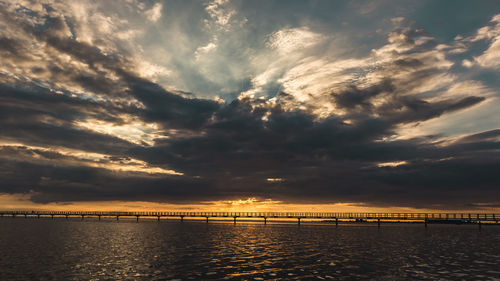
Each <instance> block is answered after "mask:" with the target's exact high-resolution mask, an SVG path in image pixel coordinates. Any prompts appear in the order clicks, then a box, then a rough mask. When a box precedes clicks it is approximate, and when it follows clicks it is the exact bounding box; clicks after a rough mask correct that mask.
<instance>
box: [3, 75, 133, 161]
mask: <svg viewBox="0 0 500 281" xmlns="http://www.w3.org/2000/svg"><path fill="white" fill-rule="evenodd" d="M123 112H127V110H125V109H123V108H118V107H116V106H115V105H113V104H106V103H97V102H94V101H90V100H82V99H75V98H71V97H68V96H66V95H63V94H56V93H53V92H50V91H49V90H48V89H45V88H42V87H39V86H36V85H32V87H31V88H19V87H13V86H7V85H0V127H1V129H2V130H1V132H2V133H1V136H0V140H3V141H10V142H21V143H24V144H29V145H41V146H63V147H68V148H73V149H81V150H85V151H90V152H99V153H109V154H120V153H124V152H125V151H126V150H127V149H129V148H130V147H133V146H134V145H133V144H131V143H129V142H126V141H123V140H121V139H118V138H116V137H112V136H108V135H103V134H98V133H95V132H92V131H88V130H84V129H82V128H76V127H75V125H74V123H73V122H74V121H78V120H81V119H85V118H99V119H100V120H107V121H109V122H115V123H120V122H121V119H120V118H118V117H116V114H118V113H123Z"/></svg>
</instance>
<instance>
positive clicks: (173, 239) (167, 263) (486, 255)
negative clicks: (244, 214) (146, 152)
mask: <svg viewBox="0 0 500 281" xmlns="http://www.w3.org/2000/svg"><path fill="white" fill-rule="evenodd" d="M498 245H500V227H495V226H483V229H482V231H478V228H477V226H471V225H461V226H456V225H430V226H429V228H428V229H427V230H426V229H425V228H424V227H423V225H412V224H383V225H382V227H381V228H380V229H378V228H377V227H376V226H374V225H363V224H360V225H340V226H339V227H338V228H336V227H335V226H334V225H320V224H302V225H301V226H300V227H299V226H297V225H296V224H268V225H264V224H262V223H237V224H236V225H233V224H232V223H208V224H206V223H204V222H184V223H180V222H178V221H168V222H165V221H162V222H159V223H157V222H153V221H143V222H140V223H135V222H134V221H120V222H119V223H117V222H115V221H111V220H109V221H101V222H98V221H95V220H88V221H77V220H69V221H66V220H64V219H54V220H51V219H23V218H16V219H10V218H3V219H0V280H269V279H271V280H273V279H274V280H323V279H325V280H327V279H335V280H352V279H375V280H438V279H447V280H460V279H465V280H471V279H472V280H488V279H491V280H498V279H500V247H499V246H498Z"/></svg>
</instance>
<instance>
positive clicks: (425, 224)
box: [424, 219, 427, 228]
mask: <svg viewBox="0 0 500 281" xmlns="http://www.w3.org/2000/svg"><path fill="white" fill-rule="evenodd" d="M424 226H425V228H427V219H425V220H424Z"/></svg>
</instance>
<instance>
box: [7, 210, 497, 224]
mask: <svg viewBox="0 0 500 281" xmlns="http://www.w3.org/2000/svg"><path fill="white" fill-rule="evenodd" d="M4 216H10V217H12V218H15V217H18V216H20V217H24V218H28V217H36V218H40V217H50V218H52V219H53V218H54V217H63V218H66V219H68V218H70V217H78V218H81V219H82V220H84V219H85V217H97V218H98V219H99V220H101V218H102V217H113V218H116V220H117V221H118V220H119V219H120V217H135V218H136V220H137V222H138V221H139V218H141V217H143V218H156V219H157V220H158V221H160V219H161V218H179V219H180V221H181V222H183V221H184V218H185V217H191V218H205V219H206V222H207V223H208V220H209V218H232V219H233V221H234V223H236V220H237V219H238V218H261V219H263V220H264V224H266V223H267V219H268V218H273V219H296V220H297V222H298V224H300V222H301V219H310V220H313V219H314V220H318V219H322V220H329V221H332V222H335V225H337V226H338V223H339V221H355V222H368V221H373V222H375V221H376V222H377V224H378V226H379V227H380V222H381V221H386V222H394V221H406V222H410V221H412V222H422V223H424V224H425V227H427V224H428V223H457V224H460V223H475V224H478V225H479V227H481V223H485V222H488V223H496V224H498V221H499V220H500V214H493V213H488V214H487V213H324V212H100V211H0V217H4Z"/></svg>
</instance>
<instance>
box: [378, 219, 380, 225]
mask: <svg viewBox="0 0 500 281" xmlns="http://www.w3.org/2000/svg"><path fill="white" fill-rule="evenodd" d="M377 227H380V219H377Z"/></svg>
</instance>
